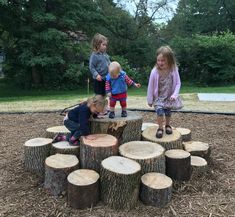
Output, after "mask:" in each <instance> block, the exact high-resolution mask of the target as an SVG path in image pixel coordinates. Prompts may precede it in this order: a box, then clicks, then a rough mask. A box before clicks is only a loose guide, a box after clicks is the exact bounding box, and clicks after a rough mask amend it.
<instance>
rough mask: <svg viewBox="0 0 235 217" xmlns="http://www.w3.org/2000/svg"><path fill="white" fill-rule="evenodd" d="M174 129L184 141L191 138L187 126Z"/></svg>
mask: <svg viewBox="0 0 235 217" xmlns="http://www.w3.org/2000/svg"><path fill="white" fill-rule="evenodd" d="M176 130H177V131H178V132H179V133H180V134H181V136H182V140H183V141H184V142H187V141H190V140H191V130H190V129H187V128H181V127H177V128H176Z"/></svg>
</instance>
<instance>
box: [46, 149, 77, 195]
mask: <svg viewBox="0 0 235 217" xmlns="http://www.w3.org/2000/svg"><path fill="white" fill-rule="evenodd" d="M76 169H78V159H77V157H76V156H75V155H68V154H55V155H51V156H50V157H48V158H47V159H46V161H45V181H44V187H45V188H46V189H47V190H48V191H49V193H50V194H52V195H54V196H58V195H60V194H63V193H64V192H66V191H67V176H68V175H69V173H71V172H72V171H74V170H76Z"/></svg>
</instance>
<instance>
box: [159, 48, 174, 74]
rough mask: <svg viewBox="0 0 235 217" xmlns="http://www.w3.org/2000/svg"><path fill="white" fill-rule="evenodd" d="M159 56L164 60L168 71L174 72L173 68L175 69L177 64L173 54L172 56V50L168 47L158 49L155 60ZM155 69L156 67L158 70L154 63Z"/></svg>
mask: <svg viewBox="0 0 235 217" xmlns="http://www.w3.org/2000/svg"><path fill="white" fill-rule="evenodd" d="M160 54H161V55H162V56H163V57H164V58H166V60H167V64H168V67H169V69H170V70H171V71H172V70H174V69H175V68H177V63H176V58H175V54H174V52H173V50H172V49H171V48H170V47H169V46H162V47H160V48H159V49H158V50H157V53H156V58H157V57H158V56H159V55H160ZM156 67H157V69H159V67H158V65H157V63H156Z"/></svg>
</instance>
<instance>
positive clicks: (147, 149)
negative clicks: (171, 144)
mask: <svg viewBox="0 0 235 217" xmlns="http://www.w3.org/2000/svg"><path fill="white" fill-rule="evenodd" d="M164 152H165V149H164V148H163V147H162V146H161V145H158V144H156V143H153V142H146V141H132V142H127V143H124V144H123V145H121V146H120V147H119V153H120V155H121V156H123V157H126V158H129V159H132V160H135V161H137V162H138V163H139V164H140V165H141V174H142V175H143V174H145V173H148V172H158V173H163V174H164V173H165V154H164Z"/></svg>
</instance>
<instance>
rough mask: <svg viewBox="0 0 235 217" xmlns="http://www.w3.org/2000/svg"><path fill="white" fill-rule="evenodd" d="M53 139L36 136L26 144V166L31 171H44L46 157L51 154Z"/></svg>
mask: <svg viewBox="0 0 235 217" xmlns="http://www.w3.org/2000/svg"><path fill="white" fill-rule="evenodd" d="M51 143H52V139H47V138H35V139H30V140H28V141H27V142H25V144H24V166H25V169H26V170H28V171H31V172H36V173H44V169H45V167H44V163H45V159H46V158H47V157H48V156H49V155H50V149H51Z"/></svg>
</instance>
